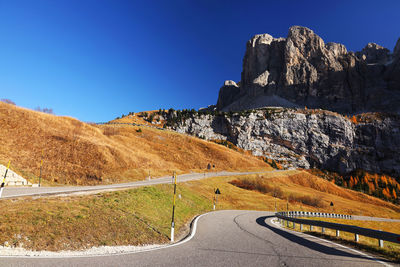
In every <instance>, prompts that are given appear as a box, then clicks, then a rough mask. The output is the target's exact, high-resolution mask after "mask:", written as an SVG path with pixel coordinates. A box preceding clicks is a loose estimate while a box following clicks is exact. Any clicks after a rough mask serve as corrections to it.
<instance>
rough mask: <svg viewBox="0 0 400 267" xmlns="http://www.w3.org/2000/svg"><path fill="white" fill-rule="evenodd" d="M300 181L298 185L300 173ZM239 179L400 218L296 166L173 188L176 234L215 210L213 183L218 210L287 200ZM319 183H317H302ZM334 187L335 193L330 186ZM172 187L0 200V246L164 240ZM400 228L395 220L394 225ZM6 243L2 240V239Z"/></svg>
mask: <svg viewBox="0 0 400 267" xmlns="http://www.w3.org/2000/svg"><path fill="white" fill-rule="evenodd" d="M299 176H300V177H303V182H300V183H296V181H297V180H298V179H297V178H298V177H299ZM238 179H248V180H260V181H269V184H270V185H271V186H279V187H280V189H281V191H282V194H284V195H290V194H293V192H294V190H295V188H297V189H296V190H295V191H296V193H299V194H303V195H309V196H318V197H320V198H322V199H323V202H326V203H328V202H329V201H334V203H335V212H340V213H348V212H351V213H352V214H363V215H371V216H381V217H393V218H400V213H399V208H398V207H396V206H395V205H393V204H390V203H388V202H385V201H382V200H379V199H376V198H373V197H370V196H367V195H364V194H361V193H356V195H354V192H353V191H351V190H348V189H343V188H340V187H338V186H336V185H334V184H332V183H330V182H328V181H326V180H323V179H321V178H318V177H315V176H312V175H310V174H308V173H305V172H300V171H284V172H269V173H265V174H263V175H249V176H247V177H245V178H243V177H242V176H238V177H223V178H221V177H215V178H209V179H203V180H197V181H191V182H186V183H179V184H178V186H177V194H178V196H179V195H180V197H177V204H176V205H177V206H176V231H177V235H178V236H179V235H182V234H183V233H184V230H185V225H186V224H187V223H188V222H190V220H191V219H192V218H193V216H195V215H196V214H200V213H204V212H207V211H210V210H211V209H212V197H213V190H214V188H219V189H220V191H221V195H219V198H218V205H217V209H246V210H247V209H251V210H274V209H275V203H276V205H277V209H278V210H286V205H287V202H286V199H280V198H274V197H273V196H272V195H271V194H270V193H261V192H258V191H256V190H248V189H242V188H239V187H237V186H235V185H232V184H231V183H230V182H231V181H233V180H238ZM312 180H316V181H317V185H318V186H310V184H306V183H304V181H306V182H307V181H312ZM331 190H333V191H331ZM172 192H173V186H172V185H171V184H168V185H157V186H152V187H142V188H137V189H130V190H125V191H118V192H108V193H101V194H96V195H89V196H70V197H63V198H61V197H49V198H39V199H33V198H26V199H18V200H2V201H0V210H1V216H0V231H1V233H2V235H1V236H0V245H4V244H7V243H8V244H9V245H15V246H20V245H21V246H24V247H26V248H30V249H35V250H41V249H46V250H60V249H61V250H64V249H81V248H88V247H91V246H100V245H127V244H131V245H139V244H151V243H163V242H168V237H169V231H170V220H171V208H172V207H171V203H172ZM289 209H290V210H300V209H302V210H309V211H317V210H319V208H318V207H314V206H312V205H305V204H303V203H301V202H298V201H296V200H294V199H292V200H291V201H290V203H289ZM392 226H393V227H399V224H393V225H392ZM6 242H7V243H6Z"/></svg>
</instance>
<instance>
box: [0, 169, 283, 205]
mask: <svg viewBox="0 0 400 267" xmlns="http://www.w3.org/2000/svg"><path fill="white" fill-rule="evenodd" d="M277 171H279V170H273V171H263V172H226V171H221V172H209V173H188V174H182V175H178V176H177V179H178V182H187V181H192V180H199V179H204V178H210V177H217V176H229V175H248V174H256V173H265V172H277ZM171 182H172V176H164V177H160V178H155V179H151V180H142V181H136V182H130V183H122V184H109V185H95V186H57V187H6V188H4V191H3V195H2V197H1V198H2V199H3V198H17V197H27V196H45V195H60V194H72V193H78V192H99V191H107V190H118V189H126V188H133V187H140V186H149V185H156V184H167V183H171Z"/></svg>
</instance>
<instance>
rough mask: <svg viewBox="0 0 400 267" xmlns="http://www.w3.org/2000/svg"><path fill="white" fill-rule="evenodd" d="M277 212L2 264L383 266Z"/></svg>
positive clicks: (228, 215) (237, 215)
mask: <svg viewBox="0 0 400 267" xmlns="http://www.w3.org/2000/svg"><path fill="white" fill-rule="evenodd" d="M272 216H273V213H272V212H262V211H217V212H211V213H208V214H205V215H203V216H201V217H200V218H199V220H198V225H197V232H196V234H195V235H194V237H193V238H192V239H191V240H189V241H188V242H186V243H183V244H181V245H177V246H173V247H167V248H162V249H159V250H154V251H147V252H139V253H131V254H122V255H108V256H91V257H70V258H0V265H1V266H307V267H309V266H324V267H327V266H351V267H357V266H360V267H361V266H384V265H385V264H386V265H388V264H387V263H385V262H379V261H377V260H374V259H373V258H370V257H368V256H366V255H365V254H364V255H362V254H359V253H357V252H356V251H354V250H350V249H348V248H345V247H343V246H341V245H338V244H334V243H332V242H329V241H324V240H320V239H317V238H315V237H311V236H307V235H305V234H302V233H298V232H293V231H290V230H286V229H282V228H280V227H279V226H277V225H275V224H273V223H272V222H271V220H272Z"/></svg>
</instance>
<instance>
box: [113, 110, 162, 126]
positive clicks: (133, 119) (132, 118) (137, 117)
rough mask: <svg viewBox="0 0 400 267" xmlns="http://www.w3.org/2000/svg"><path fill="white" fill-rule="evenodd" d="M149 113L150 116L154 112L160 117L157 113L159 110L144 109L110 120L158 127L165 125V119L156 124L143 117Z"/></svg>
mask: <svg viewBox="0 0 400 267" xmlns="http://www.w3.org/2000/svg"><path fill="white" fill-rule="evenodd" d="M144 113H147V114H148V115H149V116H150V115H151V114H154V116H155V117H159V116H158V115H157V113H158V110H150V111H142V112H137V113H135V114H134V115H126V116H125V117H122V118H119V119H114V120H111V121H110V122H114V123H135V124H143V125H149V126H157V127H163V125H164V123H165V121H164V120H160V124H158V125H154V124H152V123H150V122H148V121H146V120H145V118H144V117H143V114H144ZM154 121H155V119H154Z"/></svg>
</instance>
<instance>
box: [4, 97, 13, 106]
mask: <svg viewBox="0 0 400 267" xmlns="http://www.w3.org/2000/svg"><path fill="white" fill-rule="evenodd" d="M0 101H1V102H4V103H7V104H11V105H14V106H15V102H14V101H12V100H10V99H7V98H3V99H2V100H0Z"/></svg>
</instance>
